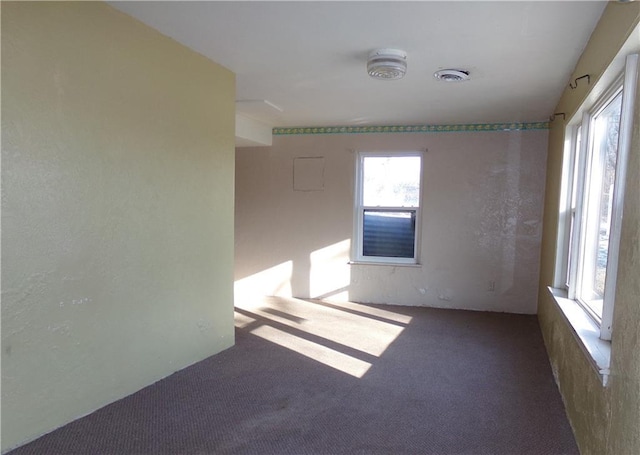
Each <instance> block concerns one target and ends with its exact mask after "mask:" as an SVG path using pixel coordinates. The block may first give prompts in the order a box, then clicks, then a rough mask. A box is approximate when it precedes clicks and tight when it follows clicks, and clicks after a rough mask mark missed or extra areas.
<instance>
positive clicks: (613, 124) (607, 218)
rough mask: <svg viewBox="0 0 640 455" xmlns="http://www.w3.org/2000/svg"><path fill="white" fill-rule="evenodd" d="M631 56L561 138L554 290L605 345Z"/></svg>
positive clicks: (627, 133) (628, 122)
mask: <svg viewBox="0 0 640 455" xmlns="http://www.w3.org/2000/svg"><path fill="white" fill-rule="evenodd" d="M637 60H638V59H637V56H636V55H632V56H630V57H628V58H627V64H626V69H625V71H624V74H622V75H620V76H619V77H618V78H617V80H616V81H615V82H614V83H613V84H611V85H610V86H609V87H608V89H605V90H604V91H603V94H602V95H601V96H600V97H599V98H598V99H595V100H593V101H592V102H591V103H589V104H588V105H587V106H584V107H583V109H581V112H578V114H577V115H576V116H575V117H574V119H572V120H571V121H570V122H569V126H568V127H567V131H566V136H565V137H566V138H567V141H566V142H565V143H566V149H565V161H564V175H563V177H564V180H563V191H562V195H561V197H562V200H561V211H560V229H559V237H558V241H559V247H560V248H559V249H558V259H557V264H556V287H560V286H562V287H564V288H565V289H566V291H567V297H568V299H570V300H573V301H575V302H576V303H577V304H578V305H580V306H581V307H582V309H583V310H584V311H585V312H586V314H587V315H588V316H589V317H590V318H591V319H592V320H593V321H594V323H595V324H596V326H597V327H599V332H600V334H599V335H600V338H601V339H603V340H610V339H611V327H612V319H613V305H614V297H615V284H616V276H617V265H618V251H619V249H620V242H619V240H620V227H621V221H622V207H623V200H624V185H625V178H626V163H627V161H628V155H629V153H630V150H629V149H630V138H631V128H632V123H633V101H634V98H635V88H636V79H637V77H636V73H637Z"/></svg>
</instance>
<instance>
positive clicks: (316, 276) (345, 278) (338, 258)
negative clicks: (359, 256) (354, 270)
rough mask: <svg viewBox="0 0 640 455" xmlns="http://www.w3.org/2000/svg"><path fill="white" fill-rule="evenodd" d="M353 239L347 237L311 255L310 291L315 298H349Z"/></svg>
mask: <svg viewBox="0 0 640 455" xmlns="http://www.w3.org/2000/svg"><path fill="white" fill-rule="evenodd" d="M350 251H351V240H350V239H345V240H343V241H341V242H337V243H334V244H333V245H329V246H326V247H324V248H321V249H319V250H316V251H313V252H312V253H311V255H310V257H309V259H310V262H311V267H310V272H309V293H310V295H311V297H312V298H315V299H331V300H337V301H346V300H349V292H348V287H349V283H350V282H351V269H350V267H349V264H348V262H349V252H350Z"/></svg>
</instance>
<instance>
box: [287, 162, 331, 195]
mask: <svg viewBox="0 0 640 455" xmlns="http://www.w3.org/2000/svg"><path fill="white" fill-rule="evenodd" d="M293 190H294V191H323V190H324V157H299V158H294V159H293Z"/></svg>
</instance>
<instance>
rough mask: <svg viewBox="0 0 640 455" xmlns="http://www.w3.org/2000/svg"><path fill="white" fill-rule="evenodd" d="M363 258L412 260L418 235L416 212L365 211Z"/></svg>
mask: <svg viewBox="0 0 640 455" xmlns="http://www.w3.org/2000/svg"><path fill="white" fill-rule="evenodd" d="M363 227H364V229H363V231H364V232H363V241H362V255H363V256H380V257H391V258H412V257H413V255H414V244H415V240H414V239H415V234H416V212H415V210H411V211H406V212H388V211H380V210H366V209H365V210H364V216H363Z"/></svg>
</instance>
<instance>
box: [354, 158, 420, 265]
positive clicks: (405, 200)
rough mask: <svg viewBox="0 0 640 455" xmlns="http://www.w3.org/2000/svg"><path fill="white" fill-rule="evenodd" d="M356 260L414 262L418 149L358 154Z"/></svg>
mask: <svg viewBox="0 0 640 455" xmlns="http://www.w3.org/2000/svg"><path fill="white" fill-rule="evenodd" d="M359 157H360V159H359V160H358V173H359V178H358V179H357V181H358V182H359V184H358V188H357V189H356V191H357V197H356V201H357V229H356V231H357V234H356V236H357V239H356V242H355V245H356V249H357V251H356V255H355V256H356V259H359V260H363V261H371V262H380V263H395V264H397V263H406V264H415V263H416V262H417V243H418V241H417V235H418V232H419V228H418V220H419V219H420V216H419V211H420V180H421V175H422V169H421V167H422V155H421V154H420V152H410V153H407V154H404V155H403V154H397V155H395V154H394V155H382V154H377V153H370V154H369V153H366V152H362V153H360V154H359Z"/></svg>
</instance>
